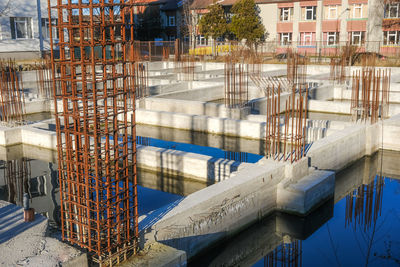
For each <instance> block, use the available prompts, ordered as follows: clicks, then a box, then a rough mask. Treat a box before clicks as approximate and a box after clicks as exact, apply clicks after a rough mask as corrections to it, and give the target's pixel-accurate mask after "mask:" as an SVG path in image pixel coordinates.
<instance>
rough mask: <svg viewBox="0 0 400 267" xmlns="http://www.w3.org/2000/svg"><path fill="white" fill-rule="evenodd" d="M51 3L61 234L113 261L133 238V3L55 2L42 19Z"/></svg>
mask: <svg viewBox="0 0 400 267" xmlns="http://www.w3.org/2000/svg"><path fill="white" fill-rule="evenodd" d="M48 5H49V7H50V1H49V0H48ZM52 9H55V10H56V11H57V26H56V28H57V30H58V36H59V37H58V38H59V40H58V43H57V48H58V49H59V55H60V58H59V60H57V68H58V70H57V72H59V75H57V77H56V76H55V59H54V54H55V53H54V50H55V49H56V47H55V44H54V43H53V41H51V47H52V51H51V60H52V74H53V79H54V80H55V82H53V93H54V101H55V115H56V128H57V143H58V161H59V179H60V198H61V226H62V237H63V240H67V241H69V242H70V243H72V244H77V245H79V246H81V247H83V248H86V249H87V250H88V251H89V252H91V254H92V255H93V260H94V261H95V262H98V263H99V264H100V266H102V265H113V264H114V263H118V262H120V261H123V260H125V259H126V258H127V257H128V256H129V255H131V254H134V253H135V252H136V248H137V239H138V212H137V187H136V185H137V181H136V143H135V139H136V138H135V136H136V132H135V105H134V103H135V95H134V92H133V84H134V81H133V76H134V62H133V55H134V53H133V38H131V37H132V36H133V24H132V22H133V1H132V0H57V5H56V6H55V7H53V8H49V11H48V12H49V17H51V10H52ZM51 27H52V26H51V25H50V28H51ZM49 32H50V35H51V34H52V30H51V29H50V31H49ZM50 37H51V40H52V36H50ZM55 84H59V85H60V86H61V93H58V94H57V92H56V88H55V86H54V85H55ZM61 103H62V105H61ZM57 104H58V105H57Z"/></svg>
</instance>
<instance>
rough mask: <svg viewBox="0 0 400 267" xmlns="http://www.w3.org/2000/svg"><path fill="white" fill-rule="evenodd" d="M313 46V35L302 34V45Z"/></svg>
mask: <svg viewBox="0 0 400 267" xmlns="http://www.w3.org/2000/svg"><path fill="white" fill-rule="evenodd" d="M312 44H313V33H312V32H302V33H300V45H306V46H310V45H312Z"/></svg>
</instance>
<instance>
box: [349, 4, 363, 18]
mask: <svg viewBox="0 0 400 267" xmlns="http://www.w3.org/2000/svg"><path fill="white" fill-rule="evenodd" d="M364 8H366V6H365V7H364V5H363V4H355V5H353V6H352V12H351V15H352V16H351V18H353V19H361V18H364V15H366V14H364ZM365 13H367V12H365Z"/></svg>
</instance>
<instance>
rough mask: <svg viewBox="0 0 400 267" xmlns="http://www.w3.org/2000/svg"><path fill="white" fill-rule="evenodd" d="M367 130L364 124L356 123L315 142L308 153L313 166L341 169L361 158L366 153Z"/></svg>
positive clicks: (324, 168)
mask: <svg viewBox="0 0 400 267" xmlns="http://www.w3.org/2000/svg"><path fill="white" fill-rule="evenodd" d="M365 131H366V126H365V125H364V124H355V125H354V126H353V127H348V128H345V129H344V130H341V131H337V132H336V133H335V134H333V135H330V136H327V137H325V138H323V139H320V140H318V141H316V142H314V143H313V144H312V146H311V148H310V150H309V151H308V153H307V156H308V157H310V158H311V166H312V167H316V168H318V169H322V170H335V171H339V170H341V169H343V168H344V167H346V166H347V165H349V164H351V162H354V161H355V160H357V159H360V158H361V157H363V156H364V155H365V148H366V147H365V143H366V140H365V138H366V135H365Z"/></svg>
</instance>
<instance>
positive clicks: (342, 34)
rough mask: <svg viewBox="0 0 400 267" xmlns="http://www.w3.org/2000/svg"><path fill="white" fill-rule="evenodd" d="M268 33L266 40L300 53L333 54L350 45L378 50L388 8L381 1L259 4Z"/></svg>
mask: <svg viewBox="0 0 400 267" xmlns="http://www.w3.org/2000/svg"><path fill="white" fill-rule="evenodd" d="M258 6H259V7H260V11H261V12H260V16H261V18H262V20H263V23H264V25H265V26H266V29H267V30H268V32H269V36H268V39H267V41H276V43H277V46H278V51H279V47H282V48H284V47H288V46H290V47H296V48H297V50H298V51H299V52H309V53H312V54H315V53H322V54H326V53H330V52H332V53H334V52H336V49H337V47H338V46H339V45H343V44H344V43H350V44H351V45H354V46H359V47H360V48H361V50H364V49H366V50H368V51H376V52H379V51H378V50H379V49H380V47H381V45H382V42H383V31H382V22H383V18H384V13H385V12H384V11H385V6H384V4H383V2H382V1H380V0H319V1H286V2H283V1H265V2H258Z"/></svg>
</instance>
